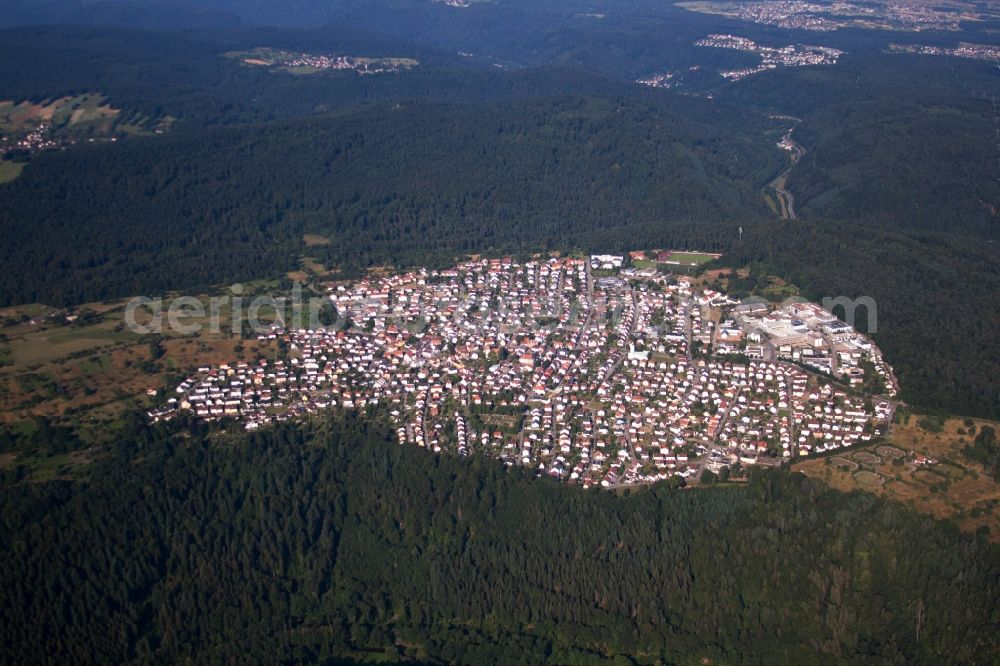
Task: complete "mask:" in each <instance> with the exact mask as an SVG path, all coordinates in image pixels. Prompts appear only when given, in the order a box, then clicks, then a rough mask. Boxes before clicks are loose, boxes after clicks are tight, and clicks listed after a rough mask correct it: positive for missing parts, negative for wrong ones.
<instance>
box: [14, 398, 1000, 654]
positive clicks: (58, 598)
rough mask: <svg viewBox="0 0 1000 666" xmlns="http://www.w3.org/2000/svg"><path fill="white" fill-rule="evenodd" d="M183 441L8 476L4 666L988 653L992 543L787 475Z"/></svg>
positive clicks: (197, 437) (302, 436) (322, 431)
mask: <svg viewBox="0 0 1000 666" xmlns="http://www.w3.org/2000/svg"><path fill="white" fill-rule="evenodd" d="M177 427H178V428H179V429H181V431H180V432H170V431H168V430H162V429H150V428H147V427H146V426H143V425H141V418H140V420H139V421H136V422H135V423H134V425H133V426H131V427H130V428H128V429H127V430H126V431H124V432H121V433H119V435H118V438H117V439H118V441H117V444H115V445H114V446H113V447H112V449H111V450H110V451H109V453H108V454H107V455H106V456H105V457H103V458H101V459H100V460H98V461H97V462H95V463H93V464H92V465H91V467H90V468H89V469H88V471H87V473H86V475H85V477H84V478H83V479H81V480H77V481H67V480H59V481H52V482H48V483H31V482H28V481H26V480H25V481H20V482H17V481H16V479H17V477H18V475H19V472H18V471H17V470H13V471H10V472H8V473H7V478H6V479H5V485H4V486H3V487H2V488H0V521H2V529H0V543H2V546H3V551H4V553H5V562H4V567H3V569H2V572H0V597H2V603H0V620H2V621H0V634H2V641H0V645H2V646H3V647H2V648H0V651H2V655H3V657H2V658H3V660H4V661H6V662H11V663H66V662H67V661H101V662H103V661H107V662H127V661H148V660H153V661H172V662H175V661H185V660H190V661H192V662H198V663H202V662H206V661H256V662H270V663H293V662H302V661H322V660H324V659H327V658H333V657H341V658H343V657H353V658H362V657H365V656H367V657H372V656H375V655H379V656H381V655H383V654H386V655H389V656H391V657H396V658H402V657H412V658H417V659H420V660H422V661H425V662H428V663H438V662H448V663H480V664H481V663H540V662H543V661H546V660H547V661H550V662H552V663H562V664H568V663H572V664H589V663H602V660H610V659H611V658H613V657H615V656H627V657H628V658H630V659H632V660H634V661H629V660H628V659H626V660H625V661H621V660H619V661H618V662H616V663H634V662H638V663H653V662H655V661H657V659H660V660H662V662H665V663H679V664H681V663H692V664H693V663H700V661H701V660H702V659H705V658H707V659H711V660H713V661H719V662H723V663H728V662H733V661H743V662H753V663H770V664H781V663H787V664H801V663H870V662H873V661H877V662H880V663H899V664H903V663H907V664H915V663H928V664H931V663H933V664H940V663H985V662H988V661H990V660H991V659H992V657H993V655H995V654H996V652H997V650H998V649H1000V645H997V640H998V638H997V637H998V636H1000V632H998V631H997V629H998V618H997V616H996V613H995V612H994V611H993V610H991V609H996V608H998V604H1000V584H998V580H1000V552H998V550H997V547H996V546H994V545H990V544H988V543H987V542H986V541H985V540H984V539H982V538H980V537H976V536H971V535H963V534H961V533H960V532H959V531H958V530H957V529H956V528H954V527H953V526H951V525H949V524H944V523H938V522H935V521H933V520H932V519H930V518H927V517H923V516H919V515H917V514H915V513H913V512H911V511H909V510H907V509H905V508H903V507H902V506H901V505H896V504H891V503H887V502H885V501H882V500H879V499H877V498H875V497H873V496H871V495H868V494H864V493H855V494H852V495H844V494H841V493H838V492H834V491H830V490H828V489H826V488H825V487H824V486H823V485H822V484H821V483H819V482H817V481H810V480H807V479H806V478H805V477H802V476H799V475H795V474H788V473H787V472H783V471H775V472H768V473H762V474H759V475H757V476H754V477H753V479H752V480H751V482H750V483H749V485H748V486H743V487H720V488H716V489H709V490H697V491H691V490H672V489H670V488H668V487H666V486H656V487H653V488H652V489H649V490H645V491H635V492H633V493H632V494H631V495H628V496H625V497H619V496H616V495H614V494H612V493H607V492H596V491H589V492H588V491H583V490H580V489H577V488H569V487H565V486H562V485H558V484H554V483H550V482H548V481H545V480H534V479H531V478H529V477H528V476H527V475H525V474H524V473H522V472H520V471H518V470H516V469H513V470H509V471H508V470H505V469H503V468H502V467H501V466H500V465H499V464H498V463H497V462H496V461H493V460H489V459H483V458H478V457H473V458H472V459H461V458H451V457H440V456H434V455H431V454H429V453H428V452H426V451H423V450H420V449H416V448H411V447H399V446H397V445H394V444H390V443H388V441H389V439H390V430H389V429H388V428H387V427H385V426H382V425H381V421H380V420H378V419H377V418H376V419H366V418H363V417H352V416H346V415H340V416H331V417H329V419H328V421H327V422H325V423H320V424H313V425H312V426H308V427H300V426H287V427H281V428H278V429H277V430H271V431H266V432H261V433H259V434H255V435H252V436H247V435H227V434H223V433H218V432H216V433H214V434H212V433H206V432H204V431H202V430H200V429H199V428H200V427H201V426H196V425H191V426H188V428H189V429H187V430H184V429H182V428H183V426H177ZM383 651H384V652H383ZM662 662H661V663H662Z"/></svg>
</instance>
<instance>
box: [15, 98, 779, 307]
mask: <svg viewBox="0 0 1000 666" xmlns="http://www.w3.org/2000/svg"><path fill="white" fill-rule="evenodd" d="M701 104H702V105H703V106H705V107H706V113H705V114H704V115H703V117H702V118H700V119H697V120H695V119H691V118H687V117H683V116H679V115H677V114H674V113H670V112H669V111H665V110H663V109H661V108H659V107H657V106H650V105H646V104H644V103H640V102H635V101H630V100H627V99H621V100H609V99H595V98H575V97H561V98H555V99H548V100H544V99H543V100H529V101H523V102H522V101H516V100H514V101H507V102H502V103H501V102H497V103H481V104H476V105H449V104H431V103H422V102H412V103H397V104H393V105H389V106H383V107H379V108H372V109H368V110H365V111H363V112H360V113H352V114H349V115H346V116H340V117H336V116H335V117H327V118H310V119H308V120H296V121H292V122H289V123H285V124H271V125H267V126H250V127H241V128H232V129H220V130H215V131H212V132H211V133H207V134H206V133H184V134H181V135H179V136H176V137H173V136H165V137H157V138H155V139H150V140H147V141H133V142H128V144H127V145H125V146H122V147H120V149H117V150H105V149H102V148H93V149H89V148H88V149H83V148H81V149H77V150H72V151H66V152H62V153H49V154H44V155H41V156H39V157H38V158H37V159H36V160H35V161H34V162H33V163H32V164H31V165H30V166H29V168H28V169H27V170H26V173H25V175H24V177H22V178H20V179H18V180H17V181H15V182H13V183H11V184H9V185H7V186H5V187H3V188H2V191H3V194H4V196H3V198H2V199H0V225H2V226H3V228H4V230H5V234H6V237H7V239H8V241H9V242H8V243H7V244H5V245H4V246H2V247H0V260H2V261H3V262H4V264H5V265H6V266H7V267H8V271H5V273H4V275H3V277H2V278H0V303H17V302H32V301H44V302H59V303H74V302H82V301H90V300H95V299H101V298H106V297H112V296H125V295H129V294H136V293H149V292H154V293H158V292H161V291H162V290H164V289H172V288H189V287H192V286H198V285H209V284H216V283H220V282H225V281H235V280H245V279H248V278H251V277H267V276H273V275H274V274H275V273H278V272H282V271H284V270H288V269H289V268H291V267H292V266H294V265H295V262H296V260H297V256H298V255H299V254H300V252H301V250H302V241H301V238H302V234H303V233H306V232H309V233H318V234H321V235H324V236H327V237H329V238H330V240H331V245H330V246H329V247H327V248H326V249H325V252H327V253H329V257H330V259H331V260H332V261H334V262H335V263H337V264H343V263H344V262H348V263H355V264H357V263H360V264H362V265H365V264H367V263H373V262H385V261H392V262H400V261H403V262H408V263H413V262H417V261H420V260H424V259H426V258H427V257H428V256H433V255H434V254H435V253H436V254H437V256H439V257H440V256H443V255H445V254H447V255H448V256H450V255H453V254H455V253H458V252H465V251H471V252H478V251H483V250H488V249H490V248H508V247H512V248H518V247H522V248H530V247H532V246H538V245H545V244H550V243H560V244H564V243H565V237H574V238H583V237H585V236H586V234H587V233H588V232H590V231H594V230H602V229H609V228H611V229H614V228H619V227H622V226H624V225H628V224H631V223H643V224H647V225H655V228H657V229H664V228H668V227H669V223H671V222H676V221H679V222H690V223H693V222H697V223H699V224H700V225H703V226H705V227H706V228H709V229H711V228H713V227H714V226H716V225H718V224H720V223H722V222H724V221H727V220H731V219H732V218H731V215H732V213H733V211H742V213H741V215H742V216H743V217H745V218H746V219H754V218H757V219H762V218H763V217H765V216H766V215H767V214H768V211H767V208H766V207H765V206H764V203H763V201H762V199H761V198H760V197H759V194H758V191H759V189H760V187H761V186H762V185H763V184H764V182H766V180H767V178H768V177H769V175H770V174H771V173H772V172H773V171H774V170H775V169H776V168H778V165H779V164H780V160H781V155H780V154H778V152H777V151H775V150H769V149H768V144H769V143H770V141H769V139H768V138H767V136H766V134H765V132H764V129H765V128H766V127H767V124H766V122H765V121H766V119H763V120H762V119H756V118H757V117H756V116H754V117H751V118H750V119H747V118H744V117H743V116H742V114H739V113H736V112H732V111H726V110H724V109H722V110H719V109H711V108H710V107H709V105H708V104H707V103H704V102H701ZM755 119H756V121H755ZM754 122H756V127H755V129H756V131H755V132H753V133H748V134H746V135H743V136H740V135H737V134H735V132H734V131H733V129H734V128H735V127H736V126H741V127H747V126H751V127H753V126H754ZM772 124H773V123H772ZM42 220H44V221H45V223H44V224H39V222H40V221H42Z"/></svg>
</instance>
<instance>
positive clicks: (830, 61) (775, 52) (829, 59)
mask: <svg viewBox="0 0 1000 666" xmlns="http://www.w3.org/2000/svg"><path fill="white" fill-rule="evenodd" d="M694 45H695V46H706V47H712V48H717V49H732V50H734V51H744V52H746V53H754V54H757V55H758V56H760V61H761V62H760V64H759V65H756V66H754V67H747V68H743V69H734V70H730V71H724V72H719V74H721V75H722V77H723V78H724V79H727V80H729V81H739V80H740V79H744V78H746V77H748V76H752V75H754V74H759V73H760V72H765V71H767V70H769V69H776V68H777V67H779V66H780V67H805V66H808V65H835V64H837V60H838V59H839V58H840V56H842V55H844V52H843V51H840V50H838V49H834V48H829V47H825V46H806V45H803V44H789V45H788V46H782V47H780V48H775V47H770V46H761V45H760V44H758V43H756V42H754V41H753V40H752V39H747V38H746V37H738V36H736V35H728V34H725V35H709V36H708V37H705V38H704V39H699V40H698V41H696V42H695V43H694Z"/></svg>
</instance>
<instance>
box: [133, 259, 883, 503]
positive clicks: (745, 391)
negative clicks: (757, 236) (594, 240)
mask: <svg viewBox="0 0 1000 666" xmlns="http://www.w3.org/2000/svg"><path fill="white" fill-rule="evenodd" d="M327 289H328V297H329V299H330V302H331V303H332V304H333V306H334V307H335V308H336V311H337V314H338V317H337V320H338V323H337V324H336V325H334V326H331V327H328V328H320V329H298V330H289V329H285V328H280V327H274V328H273V329H272V330H270V331H268V332H267V333H264V334H262V335H260V336H259V337H260V341H261V343H262V344H263V345H264V347H265V348H266V349H268V350H269V352H268V353H267V354H265V357H264V358H260V359H257V360H255V361H252V362H250V361H247V362H238V363H229V364H223V365H220V366H217V367H202V368H199V369H198V372H196V373H194V374H193V375H192V376H190V377H189V378H187V379H186V380H185V381H184V382H183V383H181V384H180V385H179V386H178V387H176V390H175V392H174V393H173V394H171V396H170V397H169V398H168V400H167V404H166V405H165V406H164V407H163V408H161V409H158V410H155V411H153V412H151V417H152V418H153V419H154V420H158V419H169V418H172V417H173V416H175V415H176V414H177V413H179V412H182V411H187V412H190V413H192V414H194V415H195V416H196V417H198V418H202V419H210V420H211V419H223V418H229V419H234V420H238V421H239V422H240V423H242V424H243V425H244V427H246V428H247V429H256V428H259V427H263V426H266V425H267V424H270V423H274V422H277V421H282V420H287V419H292V418H302V417H305V416H307V415H309V414H313V413H317V412H319V411H321V410H326V409H333V408H340V409H362V408H366V407H368V406H371V405H381V406H383V407H384V409H385V411H386V413H387V414H388V416H389V418H391V419H392V420H393V422H394V423H395V427H396V435H397V437H398V440H399V442H400V443H401V444H407V445H413V446H420V447H424V448H427V449H430V450H432V451H435V452H446V451H447V452H453V453H455V454H458V455H468V454H471V453H480V454H485V455H489V456H493V457H496V458H499V459H500V460H502V461H503V462H504V463H505V464H507V465H520V466H525V467H528V468H531V469H534V470H536V471H537V473H538V474H539V475H542V474H544V475H548V476H552V477H556V478H560V479H564V480H566V481H568V482H574V483H580V484H582V485H584V486H591V485H601V486H613V485H620V484H631V483H644V482H650V481H655V480H659V479H665V478H669V477H671V476H691V475H694V474H696V473H697V472H698V471H699V470H700V467H701V465H702V464H707V463H708V462H711V463H712V464H713V465H718V464H719V461H720V460H721V461H724V462H725V463H726V464H731V463H735V462H736V461H737V460H739V461H741V462H742V463H743V464H754V463H769V464H773V463H775V462H777V461H780V460H782V459H786V458H790V457H792V456H795V455H801V454H803V453H811V452H816V451H822V450H828V449H834V448H840V447H844V446H850V445H852V444H855V443H858V442H861V441H867V440H869V439H871V438H872V437H875V436H877V435H878V434H879V433H880V432H882V431H883V430H884V429H885V428H886V427H887V423H888V421H889V419H891V409H892V404H891V402H890V401H888V400H886V399H883V398H875V399H874V400H873V399H872V398H871V397H868V396H863V395H861V394H859V393H857V392H855V391H851V390H850V389H848V388H847V387H846V384H845V385H844V386H838V385H836V384H835V383H833V382H831V381H830V380H828V379H827V378H825V376H823V375H821V374H820V373H817V372H811V371H810V369H809V366H808V365H806V364H800V363H799V359H802V358H803V357H804V355H805V353H804V352H805V351H806V349H807V348H808V349H811V350H812V352H813V354H814V356H815V357H817V358H819V357H822V355H823V352H824V351H825V350H827V349H828V350H829V355H834V354H835V355H837V360H841V362H842V363H844V365H845V366H849V367H851V368H854V367H858V368H861V367H862V363H861V361H862V360H864V359H874V360H875V362H877V364H878V365H876V363H869V364H866V365H864V370H865V371H869V372H870V371H872V368H873V367H875V368H878V367H881V368H884V371H885V372H886V374H887V376H889V377H891V376H892V373H891V369H889V368H888V366H886V365H885V364H884V361H882V360H881V355H880V354H878V351H877V348H875V347H874V345H873V344H871V342H870V341H868V340H867V338H865V337H864V336H860V334H856V333H854V332H853V330H851V329H850V327H847V329H846V330H842V329H841V328H840V327H838V326H837V325H836V324H835V322H837V320H836V318H835V317H832V315H829V313H825V314H824V311H822V309H820V308H818V307H815V308H814V307H806V306H807V305H811V304H801V307H799V309H797V310H795V311H792V312H784V311H778V312H777V313H775V311H773V310H771V309H770V308H767V307H763V309H762V308H761V307H759V306H755V307H752V308H746V307H743V308H741V306H739V305H737V304H736V303H735V302H734V301H732V300H731V299H728V298H727V297H725V295H723V294H720V293H718V292H711V291H708V292H706V291H705V290H698V289H696V288H695V287H694V283H693V282H692V281H691V280H689V279H686V278H679V279H678V278H674V277H673V276H670V275H663V274H660V273H657V274H656V275H654V276H649V277H639V276H635V275H634V274H633V275H632V276H620V275H618V276H612V279H608V277H607V276H605V277H604V278H603V279H600V280H599V279H597V278H595V277H594V276H593V275H592V270H591V265H590V262H588V261H585V260H580V259H575V258H545V259H537V260H532V261H527V262H516V261H514V260H513V259H510V258H505V259H477V260H474V261H467V262H465V263H462V264H460V265H458V266H456V267H455V268H453V269H449V270H427V269H421V270H416V271H411V272H408V273H403V274H399V275H392V276H370V277H368V278H366V279H363V280H360V281H358V282H355V283H352V284H331V285H329V286H328V287H327ZM797 307H798V306H797ZM789 317H795V319H794V320H791V321H788V318H789ZM810 318H812V319H810ZM812 320H816V321H812ZM799 321H802V322H807V321H808V322H810V323H813V324H816V322H819V324H818V325H819V326H821V327H822V326H827V327H828V328H829V329H830V331H829V333H828V336H827V337H824V338H823V339H824V340H828V339H829V338H832V339H829V344H828V345H827V347H823V346H822V345H817V344H816V341H815V340H812V339H810V338H809V333H808V331H811V330H813V329H811V328H810V327H809V325H808V324H806V329H805V330H804V331H799V330H798V329H799V328H800V326H799V324H798V323H796V322H799ZM796 336H800V337H801V336H805V337H804V339H802V340H800V339H799V338H798V337H796ZM800 343H801V344H804V345H806V347H804V348H803V347H800V346H799V345H800ZM855 351H857V353H858V356H855ZM795 353H798V354H799V357H798V358H797V359H796V358H793V356H792V355H793V354H795ZM789 361H792V362H789ZM835 362H836V361H835ZM852 363H853V365H851V364H852ZM837 367H838V369H839V368H840V367H842V366H837ZM814 369H817V370H818V369H819V368H814ZM827 371H829V369H827Z"/></svg>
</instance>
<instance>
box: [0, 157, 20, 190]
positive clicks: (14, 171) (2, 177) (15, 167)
mask: <svg viewBox="0 0 1000 666" xmlns="http://www.w3.org/2000/svg"><path fill="white" fill-rule="evenodd" d="M23 170H24V162H13V161H9V160H3V159H0V185H2V184H4V183H9V182H11V181H12V180H16V179H17V177H18V176H20V175H21V171H23Z"/></svg>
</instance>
